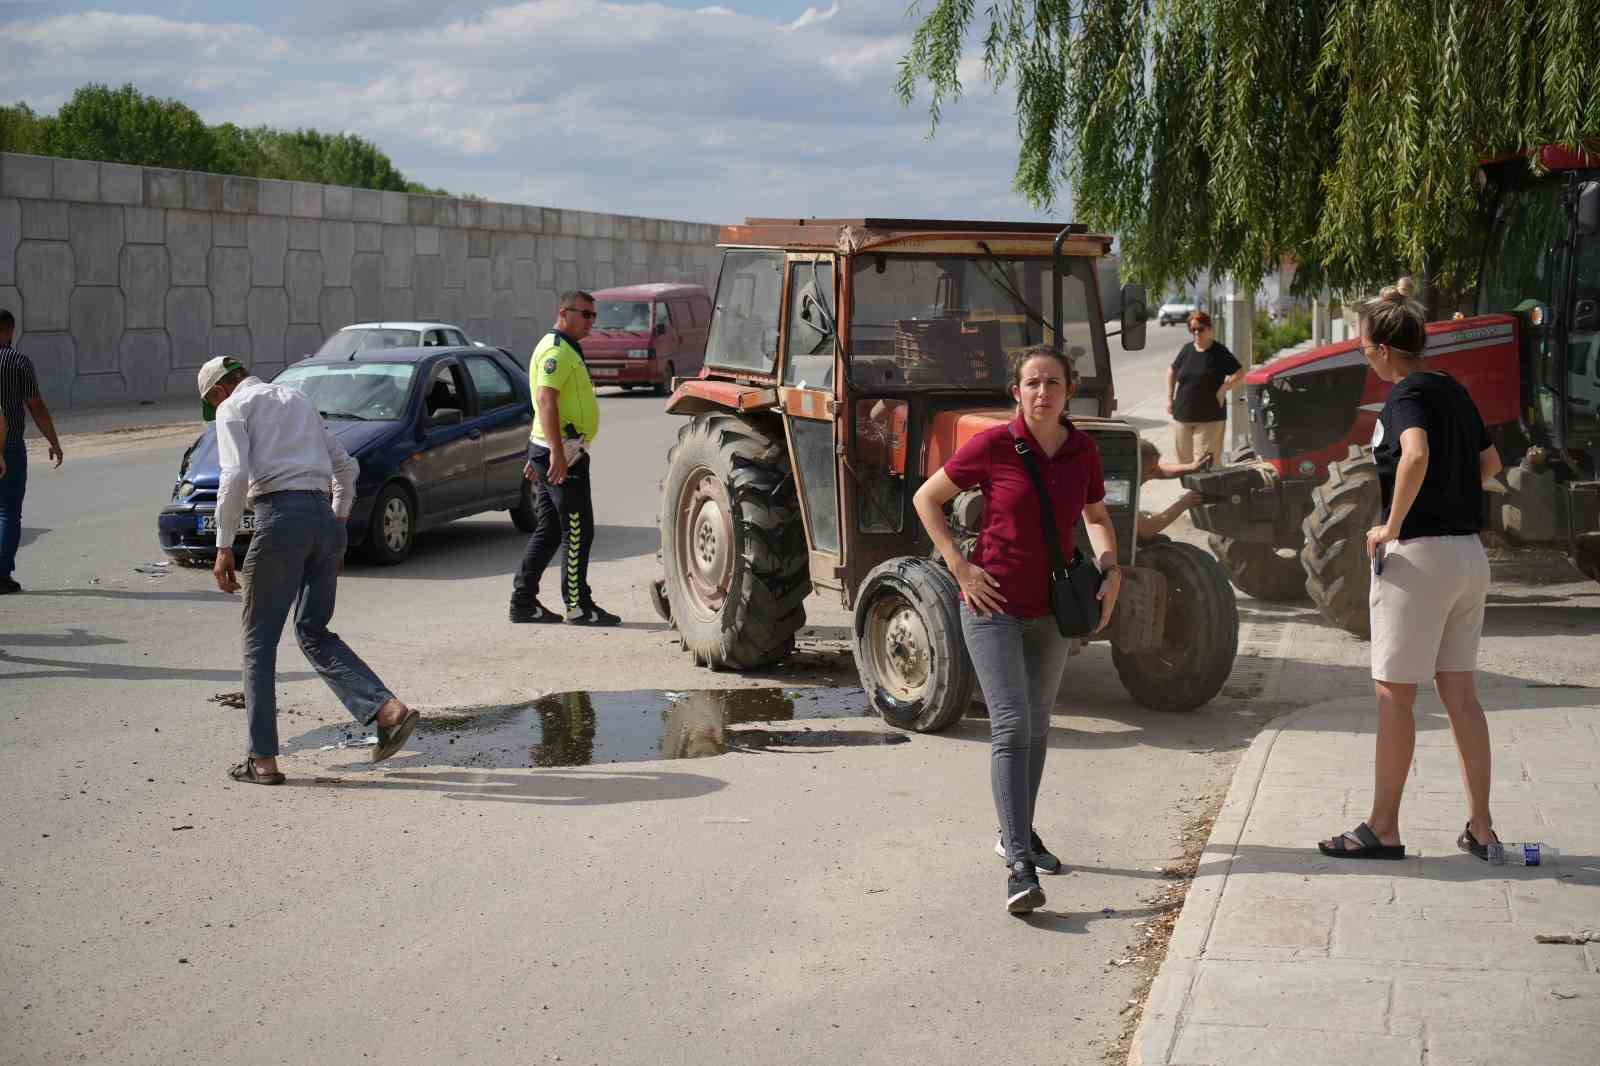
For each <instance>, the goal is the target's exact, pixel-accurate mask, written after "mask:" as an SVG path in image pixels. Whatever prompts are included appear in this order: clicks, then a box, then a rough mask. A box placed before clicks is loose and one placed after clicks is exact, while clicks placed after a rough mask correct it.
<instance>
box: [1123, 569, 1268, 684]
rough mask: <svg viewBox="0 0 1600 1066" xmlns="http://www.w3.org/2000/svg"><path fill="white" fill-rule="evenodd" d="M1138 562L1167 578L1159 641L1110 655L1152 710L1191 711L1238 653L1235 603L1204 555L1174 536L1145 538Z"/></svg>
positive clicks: (1219, 680)
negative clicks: (1150, 541)
mask: <svg viewBox="0 0 1600 1066" xmlns="http://www.w3.org/2000/svg"><path fill="white" fill-rule="evenodd" d="M1138 562H1139V565H1140V566H1141V567H1148V568H1150V569H1152V570H1156V571H1158V572H1159V573H1160V574H1161V575H1162V576H1163V577H1165V578H1166V579H1167V617H1166V622H1165V625H1164V627H1163V630H1162V633H1163V636H1162V640H1161V646H1160V647H1159V648H1153V649H1151V650H1149V651H1137V652H1124V651H1122V650H1120V649H1118V648H1117V647H1116V646H1115V645H1113V646H1112V649H1111V661H1112V664H1113V665H1115V666H1116V668H1117V677H1119V678H1121V679H1122V687H1123V688H1125V689H1127V690H1128V695H1130V696H1132V697H1133V698H1134V699H1136V700H1138V701H1139V702H1140V703H1141V704H1143V705H1144V706H1146V707H1148V708H1150V709H1151V710H1153V711H1192V710H1194V709H1195V708H1196V707H1199V706H1201V705H1202V704H1205V703H1207V702H1209V701H1210V700H1211V698H1212V697H1214V696H1215V695H1216V694H1217V693H1218V692H1221V691H1222V686H1223V684H1224V683H1225V682H1226V681H1227V680H1228V675H1229V674H1230V673H1232V672H1233V660H1234V656H1236V655H1237V654H1238V653H1239V604H1238V600H1237V599H1236V598H1235V597H1234V594H1233V586H1231V585H1229V584H1228V578H1227V575H1225V574H1224V573H1223V572H1222V567H1221V566H1220V565H1219V564H1218V563H1217V561H1216V560H1215V559H1213V558H1212V557H1211V556H1210V555H1208V554H1206V553H1205V552H1204V551H1202V550H1201V549H1199V548H1196V547H1195V546H1194V545H1192V544H1183V543H1181V542H1178V541H1168V542H1166V543H1155V544H1147V545H1144V546H1143V547H1141V548H1140V549H1139V560H1138Z"/></svg>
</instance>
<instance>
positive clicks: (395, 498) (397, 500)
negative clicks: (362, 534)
mask: <svg viewBox="0 0 1600 1066" xmlns="http://www.w3.org/2000/svg"><path fill="white" fill-rule="evenodd" d="M416 533H417V509H416V505H415V504H414V503H412V502H411V494H410V493H409V492H407V491H406V490H405V489H404V488H402V487H401V486H399V485H385V486H384V487H383V491H381V492H379V493H378V498H377V499H376V500H374V501H373V502H372V521H371V522H370V523H369V524H368V527H367V558H368V559H370V560H371V561H372V562H374V563H377V564H378V565H379V566H393V565H395V564H396V563H400V562H404V561H405V558H406V556H408V555H410V554H411V542H412V540H413V538H415V537H416Z"/></svg>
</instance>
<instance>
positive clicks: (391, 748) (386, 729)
mask: <svg viewBox="0 0 1600 1066" xmlns="http://www.w3.org/2000/svg"><path fill="white" fill-rule="evenodd" d="M417 718H418V715H417V712H416V711H413V710H410V709H409V708H408V709H407V710H406V714H405V717H404V718H402V719H400V721H398V722H396V723H395V724H394V725H392V726H383V725H380V726H378V746H377V747H376V748H373V749H372V761H373V762H382V761H383V760H385V759H387V758H388V757H389V756H391V755H393V754H394V753H395V752H397V751H399V750H400V749H401V748H403V747H405V746H406V741H408V740H410V739H411V731H412V730H413V729H415V728H417Z"/></svg>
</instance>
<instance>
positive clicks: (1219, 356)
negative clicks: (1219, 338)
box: [1172, 341, 1239, 422]
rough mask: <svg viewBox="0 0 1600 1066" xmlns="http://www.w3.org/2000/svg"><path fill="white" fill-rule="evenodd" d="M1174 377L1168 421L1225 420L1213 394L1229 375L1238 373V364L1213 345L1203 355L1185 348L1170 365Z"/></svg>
mask: <svg viewBox="0 0 1600 1066" xmlns="http://www.w3.org/2000/svg"><path fill="white" fill-rule="evenodd" d="M1172 369H1173V371H1174V372H1175V373H1176V374H1177V376H1178V382H1177V388H1176V389H1174V390H1173V396H1172V417H1173V418H1174V419H1176V420H1177V421H1179V422H1221V421H1222V420H1223V419H1224V418H1226V417H1228V416H1227V412H1225V411H1224V410H1223V409H1222V405H1221V404H1220V403H1218V402H1217V390H1218V389H1220V388H1222V381H1223V379H1224V378H1226V377H1227V376H1228V375H1229V374H1233V373H1236V372H1238V370H1239V360H1237V359H1235V358H1234V357H1233V353H1232V352H1230V351H1228V349H1227V348H1225V347H1223V346H1222V345H1221V344H1219V343H1217V342H1216V341H1212V342H1211V343H1210V344H1209V345H1208V346H1207V347H1206V350H1205V351H1203V352H1202V351H1200V350H1198V349H1197V348H1195V346H1194V345H1193V344H1185V345H1184V346H1183V349H1182V350H1181V351H1179V352H1178V357H1177V358H1176V359H1174V360H1173V361H1172Z"/></svg>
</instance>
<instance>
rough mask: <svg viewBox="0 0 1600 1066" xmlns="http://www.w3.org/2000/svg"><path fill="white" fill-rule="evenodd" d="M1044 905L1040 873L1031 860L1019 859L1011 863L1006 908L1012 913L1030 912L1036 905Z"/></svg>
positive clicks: (1007, 883) (1007, 882)
mask: <svg viewBox="0 0 1600 1066" xmlns="http://www.w3.org/2000/svg"><path fill="white" fill-rule="evenodd" d="M1043 906H1044V889H1042V888H1040V887H1039V874H1038V873H1037V871H1035V870H1034V868H1033V864H1032V863H1031V862H1022V861H1021V860H1018V861H1017V862H1014V863H1012V864H1011V874H1010V876H1008V877H1007V878H1006V910H1008V911H1010V912H1011V913H1012V914H1028V913H1030V912H1031V911H1032V910H1033V909H1034V908H1035V907H1043Z"/></svg>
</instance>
